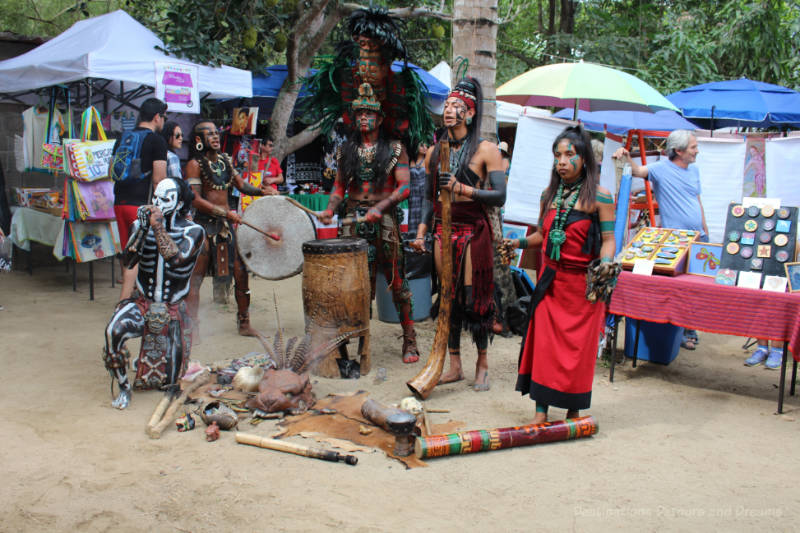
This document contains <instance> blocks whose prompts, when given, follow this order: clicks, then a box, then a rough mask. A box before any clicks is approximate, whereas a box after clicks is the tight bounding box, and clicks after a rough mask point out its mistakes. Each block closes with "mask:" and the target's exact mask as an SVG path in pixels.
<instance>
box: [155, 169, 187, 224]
mask: <svg viewBox="0 0 800 533" xmlns="http://www.w3.org/2000/svg"><path fill="white" fill-rule="evenodd" d="M153 205H154V206H156V207H157V208H159V209H160V210H161V212H162V213H163V214H164V216H169V215H171V214H172V213H174V212H175V210H176V209H178V208H180V207H181V205H182V204H181V202H179V201H178V186H177V185H176V183H175V180H173V179H171V178H167V179H164V180H161V182H159V184H158V186H157V187H156V190H155V191H154V192H153Z"/></svg>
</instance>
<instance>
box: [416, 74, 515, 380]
mask: <svg viewBox="0 0 800 533" xmlns="http://www.w3.org/2000/svg"><path fill="white" fill-rule="evenodd" d="M481 100H482V94H481V87H480V84H479V83H478V82H477V80H475V79H473V78H465V79H463V80H461V81H460V82H459V83H458V84H457V85H456V87H455V89H453V91H452V92H451V93H450V96H448V98H447V100H446V101H445V107H444V115H443V119H444V125H445V127H446V129H447V136H448V138H449V142H450V173H448V174H442V173H440V172H439V168H440V166H439V154H440V148H441V146H440V144H438V143H437V144H436V145H435V146H434V147H433V148H432V149H429V150H428V153H427V155H426V157H425V168H426V169H427V175H428V192H427V198H428V202H427V203H426V209H425V212H424V213H423V217H422V223H421V224H420V225H419V227H418V228H417V238H416V240H415V241H414V243H413V244H412V247H413V248H414V249H416V250H417V251H420V252H422V251H424V249H425V247H424V238H425V234H426V233H427V232H428V228H431V227H432V228H433V230H434V235H435V237H436V247H435V248H434V260H435V263H436V268H437V272H438V273H439V274H440V275H441V244H440V239H441V221H440V219H439V218H438V217H439V216H440V213H441V204H440V203H439V202H438V201H433V200H434V198H435V195H434V184H437V185H438V187H439V188H440V190H441V194H452V195H453V197H452V198H453V201H452V228H453V233H452V239H453V253H454V257H453V290H454V294H453V295H444V294H440V295H439V297H440V298H446V297H451V298H453V306H452V313H451V315H450V338H449V341H448V347H449V349H450V369H449V371H448V372H447V373H445V374H444V375H442V377H441V379H440V381H439V383H450V382H453V381H459V380H462V379H464V373H463V370H462V367H461V348H460V343H461V329H462V327H463V329H468V330H469V331H471V332H472V338H473V340H474V341H475V344H476V345H477V347H478V361H477V363H476V369H475V385H474V388H475V390H476V391H484V390H488V389H489V375H488V361H487V356H486V350H487V347H488V342H489V332H490V329H491V326H492V321H493V319H494V314H495V304H494V283H493V274H492V270H493V262H494V259H493V258H494V248H493V241H492V228H491V225H490V222H489V218H488V216H487V214H486V206H495V207H499V206H502V205H503V204H504V203H505V199H506V181H505V173H504V172H503V169H502V158H501V157H500V151H499V150H498V149H497V145H495V144H493V143H490V142H489V141H484V140H481V139H480V137H479V135H480V121H481V111H482V102H481ZM434 214H435V215H436V217H437V219H436V220H432V219H433V215H434Z"/></svg>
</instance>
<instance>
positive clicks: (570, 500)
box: [0, 266, 800, 532]
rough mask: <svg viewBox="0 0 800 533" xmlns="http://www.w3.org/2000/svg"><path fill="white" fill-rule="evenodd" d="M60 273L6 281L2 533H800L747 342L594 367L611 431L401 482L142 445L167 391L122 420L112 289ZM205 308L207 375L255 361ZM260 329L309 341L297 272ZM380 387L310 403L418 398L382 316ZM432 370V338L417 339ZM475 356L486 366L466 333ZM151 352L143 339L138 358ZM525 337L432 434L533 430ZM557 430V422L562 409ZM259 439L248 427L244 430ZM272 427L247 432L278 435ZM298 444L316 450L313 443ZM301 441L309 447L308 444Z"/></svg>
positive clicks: (227, 319)
mask: <svg viewBox="0 0 800 533" xmlns="http://www.w3.org/2000/svg"><path fill="white" fill-rule="evenodd" d="M86 270H87V269H86V267H85V266H84V267H79V291H78V292H77V293H74V292H72V291H71V290H70V286H71V280H70V275H69V274H67V273H65V272H64V269H63V268H62V267H52V268H42V269H39V270H37V271H36V272H34V275H33V276H28V275H27V274H25V273H19V272H16V273H12V274H9V275H4V276H0V304H2V305H3V306H5V310H4V311H0V346H2V348H0V363H1V364H2V368H3V373H2V384H1V385H0V406H2V413H3V415H4V428H5V431H4V434H5V435H6V437H5V439H4V441H3V446H2V447H0V469H2V471H3V472H4V476H3V479H4V482H3V483H2V485H0V501H2V502H3V504H2V508H3V510H4V513H3V518H2V520H0V531H9V532H12V531H13V532H16V531H114V532H123V531H137V532H138V531H214V532H220V531H270V530H277V531H320V530H334V529H337V530H346V531H364V532H366V531H407V530H412V531H413V530H432V531H456V530H463V529H465V528H470V529H480V530H486V531H523V530H525V531H530V530H532V529H537V530H558V531H565V530H579V531H585V530H599V531H608V530H611V529H612V528H613V529H620V530H629V531H655V530H659V531H662V530H679V531H686V530H701V529H702V530H749V531H752V530H767V529H769V530H782V531H783V530H785V531H790V530H797V529H798V528H800V526H799V525H798V524H799V523H800V495H798V491H797V490H795V489H794V487H796V486H797V483H798V480H799V479H800V455H798V453H797V451H798V435H799V433H798V430H800V423H799V422H798V421H797V418H798V417H799V416H800V399H798V397H787V398H788V399H787V402H786V407H785V414H784V415H782V416H776V415H774V412H775V409H776V398H777V389H776V386H777V383H778V377H779V374H778V372H771V371H767V370H765V369H764V368H763V367H759V368H745V367H743V366H742V361H743V359H744V358H745V357H746V354H745V353H744V352H743V351H742V349H741V345H742V342H743V340H744V339H740V338H732V337H724V336H718V335H710V334H702V333H701V343H700V346H699V348H698V349H697V350H696V351H694V352H686V351H682V352H681V354H680V356H679V357H678V359H677V360H676V361H675V362H673V363H672V364H671V365H669V366H668V367H663V366H657V365H650V364H647V363H644V364H642V365H640V366H639V367H638V368H636V369H632V368H631V366H630V364H625V365H624V366H622V367H618V370H617V376H616V377H617V379H616V382H615V383H613V384H611V383H609V382H608V369H606V368H604V367H602V366H600V365H598V368H597V373H596V376H595V386H594V395H593V401H592V405H593V407H592V409H591V411H590V412H591V414H593V415H594V416H595V417H596V418H597V419H598V421H599V424H600V431H599V433H598V434H597V435H596V436H595V437H593V438H591V439H585V440H581V441H574V442H567V443H557V444H551V445H542V446H537V447H528V448H518V449H513V450H504V451H498V452H493V453H484V454H476V455H470V456H463V457H451V458H443V459H438V460H432V461H430V463H429V467H428V468H417V469H413V470H406V469H405V468H404V467H403V466H402V465H401V464H399V463H398V462H396V461H393V460H390V459H387V458H386V457H385V456H384V455H383V454H382V453H377V452H376V453H363V452H360V453H357V455H358V457H359V464H358V465H357V466H356V467H351V466H346V465H344V464H333V463H326V462H323V461H316V460H311V459H305V458H301V457H297V456H292V455H285V454H281V453H278V452H272V451H269V450H261V449H256V448H252V447H245V446H240V445H237V444H235V442H234V439H233V435H232V434H230V433H226V434H223V437H222V438H221V439H220V440H219V441H217V442H214V443H207V442H206V441H205V440H204V434H203V432H202V431H198V430H195V431H192V432H189V433H177V432H175V431H174V430H173V429H170V430H169V431H168V432H167V433H166V434H165V435H164V437H163V438H162V439H161V440H157V441H153V440H150V439H148V438H147V436H146V435H145V434H144V426H145V424H146V422H147V420H148V418H149V416H150V414H151V412H152V410H153V408H154V407H155V404H156V403H157V402H158V399H159V396H160V395H159V393H155V392H139V393H134V396H133V401H132V404H131V406H130V408H129V409H128V410H126V411H122V412H120V411H117V410H114V409H112V408H111V407H110V399H111V398H110V394H109V378H108V374H107V373H106V371H105V370H104V368H103V364H102V362H101V358H100V357H101V346H102V331H103V327H104V325H105V323H106V321H107V320H108V318H109V316H110V313H111V311H112V308H113V306H114V303H115V300H116V297H117V296H118V289H111V288H110V278H109V273H108V272H107V270H108V269H107V267H105V266H101V267H99V268H98V269H97V271H98V272H97V277H98V280H97V288H96V300H95V301H94V302H90V301H89V300H88V287H87V285H86V279H85V276H86ZM210 286H211V284H210V282H208V281H207V282H206V284H205V285H204V287H203V294H202V303H201V306H202V311H201V318H202V320H203V322H202V325H203V329H202V336H203V341H202V343H201V344H200V345H199V346H197V347H196V348H195V349H194V351H193V353H192V357H193V359H197V360H200V361H202V362H205V363H209V362H212V361H216V360H221V359H229V358H232V357H238V356H242V355H244V354H247V353H249V352H252V351H258V350H259V349H260V346H259V345H258V343H257V342H256V341H254V340H253V339H248V338H243V337H238V336H237V335H235V333H234V332H235V327H234V308H233V306H229V307H225V306H216V305H213V304H212V303H211V302H210ZM252 289H253V294H254V297H253V306H252V314H253V323H254V325H255V326H256V327H257V328H259V329H261V330H262V331H263V332H264V333H267V334H270V335H271V334H272V333H273V332H274V330H275V325H274V324H275V321H274V318H275V317H274V314H275V313H274V310H273V304H272V294H273V291H275V293H276V294H277V296H278V301H279V308H280V313H281V321H282V323H283V325H284V327H285V329H286V332H287V335H290V336H291V335H297V334H301V333H302V328H303V310H302V301H301V290H300V278H299V277H295V278H293V279H290V280H285V281H283V282H267V281H263V280H257V281H254V282H253V283H252ZM371 327H372V339H373V340H372V347H373V365H374V367H373V368H375V369H377V368H378V367H384V368H385V369H386V372H387V375H388V380H387V381H386V382H382V383H376V382H375V381H374V379H373V377H374V374H375V372H374V370H373V373H372V374H371V375H369V376H367V377H364V378H361V379H360V380H358V381H349V380H328V379H321V378H314V379H315V381H314V391H315V392H316V394H317V396H320V397H321V396H324V395H326V394H329V393H332V392H349V391H356V390H360V389H363V390H367V391H369V392H370V394H371V395H372V396H373V397H375V398H377V399H378V400H380V401H383V402H387V403H391V402H397V401H399V400H400V399H401V398H402V397H404V396H407V394H408V393H407V389H406V386H405V382H406V380H408V379H410V378H411V377H412V376H413V375H415V374H416V372H417V371H418V369H419V368H420V364H421V363H418V364H416V365H403V364H402V363H401V362H400V357H399V351H400V345H401V341H400V340H399V339H397V336H398V335H399V334H400V328H399V326H397V325H393V324H384V323H381V322H378V321H377V320H373V321H372V326H371ZM418 332H419V336H420V346H421V349H422V351H423V353H424V355H423V359H425V358H426V357H427V353H428V351H429V349H430V345H431V340H432V338H433V324H432V323H431V322H430V321H426V322H424V323H422V324H420V325H419V326H418ZM464 345H465V349H464V351H463V353H464V362H465V365H466V367H467V368H470V367H471V366H472V365H474V361H475V355H474V351H473V350H472V348H471V347H470V344H469V343H468V342H467V339H466V338H465V342H464ZM137 346H138V345H132V346H131V348H132V350H131V351H134V349H135V348H136V347H137ZM518 350H519V339H518V338H514V339H503V338H497V339H495V341H494V343H493V344H492V345H491V346H490V351H489V354H490V376H491V383H492V390H491V391H490V392H488V393H475V392H473V391H472V390H471V388H470V387H469V382H470V381H471V380H470V379H469V378H470V377H471V372H470V373H468V379H467V381H466V382H461V383H456V384H452V385H447V386H442V387H440V388H437V390H436V391H435V392H434V393H433V394H432V396H431V398H430V399H429V400H428V402H427V404H428V405H429V407H431V408H446V409H449V410H450V411H451V412H450V414H447V415H442V414H440V415H434V416H435V417H437V420H438V421H441V422H444V421H446V420H447V419H449V418H452V419H454V420H462V421H464V422H465V424H466V428H465V429H479V428H492V427H505V426H512V425H519V424H523V423H527V422H528V421H529V420H530V419H531V417H532V414H533V404H532V402H530V401H529V400H527V399H522V398H520V396H519V394H518V393H516V392H514V391H513V383H514V381H515V378H516V375H515V371H516V362H517V355H518ZM553 415H554V416H555V417H558V416H563V412H560V411H559V410H555V412H554V413H553ZM251 427H252V426H248V428H247V430H248V431H251V429H250V428H251ZM272 429H273V426H272V423H271V422H268V423H264V424H261V425H259V426H258V427H257V428H253V429H252V432H255V433H258V434H262V435H268V434H269V433H271V431H272ZM301 442H305V441H302V440H301ZM306 443H307V442H306Z"/></svg>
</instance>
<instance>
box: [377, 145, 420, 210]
mask: <svg viewBox="0 0 800 533" xmlns="http://www.w3.org/2000/svg"><path fill="white" fill-rule="evenodd" d="M392 177H393V178H394V179H393V180H389V179H387V180H386V183H387V185H388V186H389V187H392V191H391V193H390V194H389V196H387V197H386V198H384V199H383V200H381V201H380V202H378V203H377V204H375V205H374V206H372V207H371V208H370V209H369V211H368V212H367V222H377V221H378V220H380V218H381V215H383V213H385V212H386V211H387V210H388V209H390V208H392V207H394V206H396V205H397V204H399V203H400V202H402V201H403V200H405V199H406V198H408V195H409V193H410V192H411V191H410V189H409V187H408V185H409V183H410V182H411V173H410V172H409V170H408V152H406V149H405V147H404V146H403V145H400V153H399V154H398V156H397V163H396V164H395V166H394V169H392ZM392 182H393V183H392ZM384 192H387V191H384Z"/></svg>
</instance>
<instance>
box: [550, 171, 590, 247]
mask: <svg viewBox="0 0 800 533" xmlns="http://www.w3.org/2000/svg"><path fill="white" fill-rule="evenodd" d="M582 185H583V181H582V180H581V182H580V183H578V185H577V187H575V189H574V191H575V194H573V195H572V198H570V199H569V202H567V207H566V208H565V209H564V210H563V211H562V207H563V206H564V182H563V181H562V182H561V183H559V184H558V191H557V192H556V207H555V209H556V216H555V218H554V219H553V226H552V227H551V228H550V233H549V234H548V236H547V239H548V241H549V242H550V246H551V248H550V259H552V260H553V261H558V260H559V259H561V245H562V244H564V242H566V240H567V234H566V232H565V231H564V226H566V225H567V217H569V213H570V211H572V208H573V207H575V204H576V203H577V202H578V197H579V196H580V194H581V186H582ZM570 193H572V190H569V191H567V196H569V195H570Z"/></svg>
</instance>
